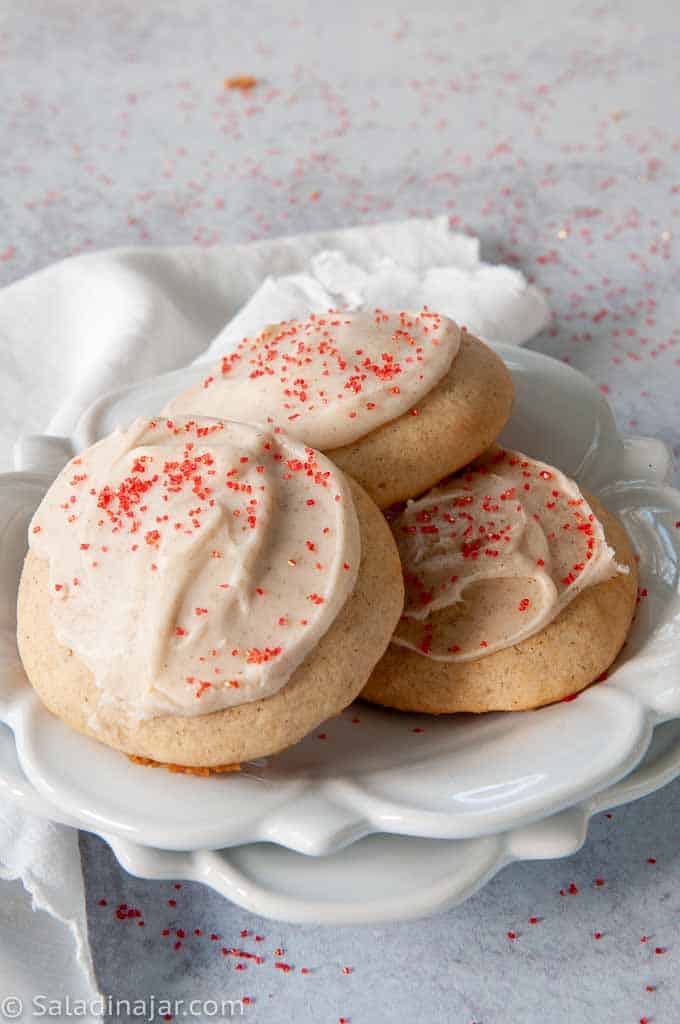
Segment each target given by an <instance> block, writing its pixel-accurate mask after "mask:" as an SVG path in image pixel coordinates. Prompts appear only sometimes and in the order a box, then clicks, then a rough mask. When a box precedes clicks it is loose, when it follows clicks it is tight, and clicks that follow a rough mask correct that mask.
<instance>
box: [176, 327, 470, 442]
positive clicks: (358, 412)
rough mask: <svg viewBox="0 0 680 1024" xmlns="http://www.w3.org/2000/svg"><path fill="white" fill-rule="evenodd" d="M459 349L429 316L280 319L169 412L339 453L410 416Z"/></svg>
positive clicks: (454, 331)
mask: <svg viewBox="0 0 680 1024" xmlns="http://www.w3.org/2000/svg"><path fill="white" fill-rule="evenodd" d="M459 344H460V333H459V331H458V328H457V327H456V325H455V324H454V323H453V321H452V320H449V319H448V318H447V317H443V316H440V315H439V314H437V313H430V312H429V311H428V310H426V309H425V310H422V311H421V312H420V313H385V312H383V311H382V310H375V312H374V313H335V312H329V313H328V314H327V315H325V316H315V315H312V316H310V317H309V318H308V319H307V320H288V321H283V322H282V323H279V324H272V325H269V326H267V327H265V328H264V330H263V331H262V332H261V333H260V334H258V335H257V337H255V338H244V339H243V340H242V341H241V342H240V344H239V345H238V347H237V348H236V350H235V352H233V353H232V354H231V355H228V356H225V357H224V358H223V360H222V362H221V363H220V364H219V365H218V366H216V367H215V368H214V369H213V370H212V371H211V372H210V373H209V374H208V375H207V376H206V378H205V379H204V380H203V381H202V382H200V383H198V384H196V385H194V386H193V387H192V388H189V389H188V390H187V391H185V392H183V393H182V394H181V395H178V396H177V397H176V398H174V399H172V401H171V402H169V403H168V405H167V406H166V407H165V410H164V413H165V414H167V415H171V416H175V415H177V414H178V413H189V414H191V415H199V414H200V415H208V416H229V417H230V418H234V419H238V420H242V421H244V422H247V423H253V422H255V423H264V424H268V425H275V426H280V427H282V428H283V429H284V430H285V432H286V433H287V434H289V435H290V436H291V437H294V438H296V439H298V440H300V441H303V442H304V443H305V444H309V445H311V446H312V447H314V448H320V449H322V450H324V451H326V450H330V449H333V448H339V447H341V446H342V445H346V444H350V443H351V442H353V441H356V440H358V439H359V438H360V437H363V436H364V435H365V434H368V433H370V432H371V431H372V430H375V429H376V427H379V426H381V425H382V424H383V423H388V422H390V421H391V420H394V419H396V418H397V417H398V416H401V415H403V414H404V413H406V412H408V411H409V410H411V409H412V408H413V407H414V406H415V405H416V404H417V403H418V402H419V401H420V400H421V399H422V398H424V397H425V396H426V395H427V394H428V393H429V392H430V391H431V390H432V388H433V387H434V386H435V385H436V384H437V383H438V382H439V381H440V380H441V379H442V377H443V376H444V375H445V374H446V373H447V372H448V371H449V369H450V367H451V364H452V361H453V359H454V357H455V356H456V354H457V352H458V347H459Z"/></svg>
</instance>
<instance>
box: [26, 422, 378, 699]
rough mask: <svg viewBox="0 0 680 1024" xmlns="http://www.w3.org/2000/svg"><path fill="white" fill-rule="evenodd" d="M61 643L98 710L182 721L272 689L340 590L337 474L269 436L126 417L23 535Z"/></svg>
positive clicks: (349, 510)
mask: <svg viewBox="0 0 680 1024" xmlns="http://www.w3.org/2000/svg"><path fill="white" fill-rule="evenodd" d="M29 543H30V547H31V548H32V549H33V551H35V552H36V554H37V555H38V556H40V557H41V558H44V559H47V560H48V561H49V577H50V584H49V586H50V595H51V599H50V614H51V618H52V623H53V626H54V629H55V633H56V636H57V639H58V640H59V642H60V643H61V644H63V645H65V646H67V647H69V648H71V649H72V650H73V651H74V652H75V653H76V654H77V655H78V657H79V658H80V659H81V660H82V661H83V662H84V663H85V664H86V665H87V666H88V667H89V668H90V670H91V671H92V673H93V675H94V678H95V681H96V684H97V686H98V687H99V689H100V691H101V699H102V701H104V702H114V703H117V704H118V705H119V706H120V707H121V710H122V711H125V712H127V713H129V714H132V715H134V716H135V717H137V718H140V719H141V718H145V717H153V716H155V715H159V714H164V713H170V714H176V715H195V714H205V713H207V712H212V711H218V710H221V709H223V708H230V707H234V706H236V705H238V704H242V703H245V702H248V701H253V700H256V699H258V698H261V697H268V696H271V695H272V694H273V693H276V691H277V690H279V689H280V688H281V687H282V686H284V685H285V683H286V682H287V681H288V679H289V678H290V676H291V674H292V673H293V672H294V671H295V669H296V668H297V667H298V666H299V665H300V664H301V662H302V661H303V660H304V658H305V657H306V656H307V655H308V654H309V653H310V651H312V650H313V649H314V647H315V646H316V645H317V644H318V642H319V640H320V638H321V637H322V636H323V634H324V633H325V632H326V631H327V629H328V628H329V626H330V625H331V623H332V622H333V620H334V619H335V617H336V616H337V614H338V612H339V611H340V609H341V608H342V606H343V605H344V603H345V601H346V599H347V598H348V596H349V595H350V594H351V593H352V590H353V588H354V583H355V580H356V576H357V571H358V565H359V559H360V540H359V529H358V524H357V518H356V512H355V510H354V505H353V501H352V496H351V492H350V491H349V488H348V484H347V481H346V480H345V478H344V477H343V475H342V473H341V472H340V471H339V470H337V469H336V467H335V466H333V465H332V463H330V462H329V461H328V460H327V459H326V458H324V456H322V455H320V454H319V453H318V452H315V451H313V450H312V449H311V448H309V447H307V448H305V447H303V446H302V445H299V444H297V443H296V442H294V441H291V440H290V439H289V438H287V437H285V436H283V435H281V434H273V433H268V432H265V431H262V430H258V429H256V428H254V427H252V426H246V425H244V424H241V423H233V422H225V421H222V420H214V419H213V420H211V419H196V418H194V419H186V418H178V419H176V420H170V419H164V418H159V419H156V420H136V421H135V422H134V423H133V424H132V425H131V426H130V427H129V428H128V429H127V430H123V431H117V432H116V433H114V434H112V435H110V436H109V437H107V438H105V439H104V440H103V441H100V442H99V443H98V444H95V445H94V446H93V447H91V448H89V449H88V450H87V451H85V452H84V453H83V454H82V455H80V456H78V457H77V458H75V459H72V460H71V462H69V463H68V465H67V466H66V467H65V468H64V469H63V470H62V472H61V473H60V474H59V476H58V477H57V479H56V480H55V482H54V483H53V484H52V486H51V487H50V489H49V491H48V493H47V495H46V496H45V498H44V500H43V502H42V504H41V505H40V507H39V508H38V510H37V512H36V513H35V516H34V518H33V520H32V523H31V526H30V528H29Z"/></svg>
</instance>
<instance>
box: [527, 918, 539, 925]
mask: <svg viewBox="0 0 680 1024" xmlns="http://www.w3.org/2000/svg"><path fill="white" fill-rule="evenodd" d="M540 920H541V919H540V917H530V918H529V924H538V922H539V921H540Z"/></svg>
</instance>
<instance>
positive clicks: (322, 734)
mask: <svg viewBox="0 0 680 1024" xmlns="http://www.w3.org/2000/svg"><path fill="white" fill-rule="evenodd" d="M317 739H318V740H327V739H328V733H327V732H320V733H319V735H318V736H317Z"/></svg>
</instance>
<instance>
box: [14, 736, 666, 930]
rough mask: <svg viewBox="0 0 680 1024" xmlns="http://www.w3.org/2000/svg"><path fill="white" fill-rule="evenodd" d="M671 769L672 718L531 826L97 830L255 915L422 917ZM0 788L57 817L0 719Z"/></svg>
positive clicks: (548, 847)
mask: <svg viewBox="0 0 680 1024" xmlns="http://www.w3.org/2000/svg"><path fill="white" fill-rule="evenodd" d="M678 775H680V722H679V721H675V722H667V723H666V724H665V725H660V726H659V727H658V728H657V729H655V731H654V737H653V740H652V742H651V744H650V746H649V749H648V750H647V753H646V755H645V757H644V758H643V760H642V762H641V763H640V764H639V765H638V767H637V768H636V769H635V770H634V771H633V772H631V774H630V775H628V776H627V777H626V778H625V779H624V780H623V781H621V782H618V783H616V784H615V785H614V786H612V787H610V788H608V789H605V790H603V791H602V792H601V793H599V794H597V795H595V796H593V797H591V798H590V799H589V800H586V801H583V802H582V803H580V804H578V805H577V806H575V807H573V808H571V809H570V810H567V811H562V812H561V813H560V814H556V815H553V816H552V817H549V818H545V819H543V821H541V822H538V823H537V824H535V825H532V826H526V827H524V828H519V829H514V830H512V831H510V832H506V833H504V834H502V835H495V836H486V837H482V838H479V839H459V840H445V839H409V838H406V837H404V836H390V835H374V836H369V837H367V838H365V839H362V840H360V841H359V842H357V843H355V844H354V845H352V846H350V847H348V848H347V849H345V850H341V851H339V852H337V853H335V854H331V855H330V856H328V857H313V858H310V857H305V856H304V855H303V854H300V853H294V852H292V851H291V850H286V849H285V848H284V847H281V846H276V845H274V844H272V843H251V844H249V845H246V846H237V847H232V848H230V849H227V850H217V851H208V850H204V851H197V852H195V853H172V852H167V851H164V850H154V849H152V848H151V847H148V846H140V845H138V844H137V843H133V842H131V841H130V840H127V839H120V838H118V837H111V836H107V835H106V834H105V833H100V834H101V835H102V838H103V839H105V840H107V842H108V843H109V845H110V846H111V848H112V850H113V852H114V854H115V855H116V857H117V859H118V861H119V862H120V864H121V865H122V866H123V867H124V868H125V869H126V871H129V872H130V873H131V874H134V875H138V876H140V877H141V878H152V879H173V880H176V879H180V878H182V879H185V880H187V881H188V880H191V881H195V882H202V883H203V884H205V885H209V886H210V887H211V888H212V889H215V890H216V891H217V892H219V893H220V894H221V895H222V896H225V897H226V898H227V899H229V900H231V902H232V903H236V904H237V905H238V906H241V907H245V909H246V910H250V911H251V912H252V913H254V914H258V915H260V916H261V917H269V918H273V919H275V920H279V921H289V922H292V923H313V924H329V925H330V924H336V925H337V924H377V923H384V922H387V921H406V920H410V919H413V918H417V917H425V916H427V915H429V914H433V913H436V912H438V911H443V910H446V909H447V908H449V907H452V906H454V905H455V904H457V903H461V902H462V901H463V900H465V899H467V897H468V896H471V895H472V894H473V893H474V892H476V891H477V890H478V889H480V888H481V887H482V886H483V885H484V884H485V883H486V882H487V881H489V880H490V879H491V878H492V877H493V876H494V875H495V874H496V873H497V872H498V871H500V870H501V868H503V867H505V866H506V865H507V864H510V863H512V862H513V861H520V860H545V859H551V858H557V857H568V856H570V855H571V854H573V853H575V852H576V851H577V850H578V849H579V848H580V846H581V845H582V843H583V842H584V840H585V837H586V833H587V829H588V821H589V819H590V817H591V816H592V815H593V814H595V813H597V812H599V811H604V810H606V809H607V808H610V807H615V806H618V805H620V804H624V803H628V802H629V801H631V800H637V799H638V798H639V797H642V796H645V795H647V794H648V793H651V792H653V791H654V790H656V789H659V788H660V787H661V786H664V785H666V784H667V783H668V782H670V781H671V780H672V779H674V778H676V776H678ZM0 796H2V797H3V798H5V799H6V798H9V799H11V800H13V801H14V802H15V803H17V804H18V805H19V806H21V807H23V808H24V809H25V810H26V811H28V812H30V813H32V814H37V815H39V816H41V817H44V818H48V819H50V820H53V821H61V822H62V823H63V824H70V825H76V826H77V825H78V821H77V820H75V819H69V818H65V817H64V816H63V815H62V814H61V812H60V811H59V810H58V809H57V808H55V807H53V806H51V805H50V804H49V803H48V802H47V801H46V800H45V799H44V798H43V797H41V796H40V795H39V794H38V793H37V792H36V790H35V789H34V788H33V786H31V784H30V782H29V781H28V780H27V778H26V776H25V775H24V773H23V772H22V770H21V767H20V765H19V762H18V759H17V756H16V747H15V744H14V740H13V737H12V733H11V732H10V730H9V729H7V728H6V727H3V726H0Z"/></svg>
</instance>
